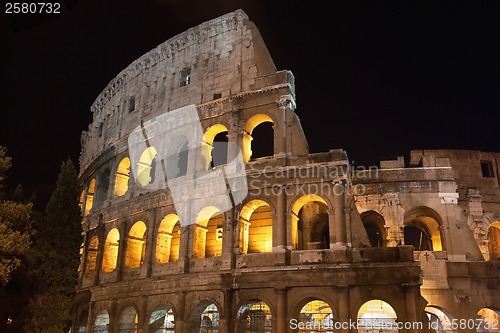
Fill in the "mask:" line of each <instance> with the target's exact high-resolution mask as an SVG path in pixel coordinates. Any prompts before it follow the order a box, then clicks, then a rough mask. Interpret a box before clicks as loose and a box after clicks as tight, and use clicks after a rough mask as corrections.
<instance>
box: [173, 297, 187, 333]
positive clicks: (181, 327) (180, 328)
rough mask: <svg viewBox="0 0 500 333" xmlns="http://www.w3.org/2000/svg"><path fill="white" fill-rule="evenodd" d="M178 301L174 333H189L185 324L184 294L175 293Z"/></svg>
mask: <svg viewBox="0 0 500 333" xmlns="http://www.w3.org/2000/svg"><path fill="white" fill-rule="evenodd" d="M177 296H178V298H179V301H178V302H177V311H176V318H175V332H179V333H189V325H188V324H187V323H186V320H187V318H186V316H185V312H186V309H185V308H186V293H185V292H179V293H177Z"/></svg>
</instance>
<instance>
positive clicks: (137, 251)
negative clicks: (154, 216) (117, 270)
mask: <svg viewBox="0 0 500 333" xmlns="http://www.w3.org/2000/svg"><path fill="white" fill-rule="evenodd" d="M145 254H146V224H145V223H144V222H142V221H137V222H136V223H134V225H133V226H132V228H130V231H129V233H128V237H127V253H126V254H125V268H138V267H140V266H141V265H142V264H143V262H144V256H145Z"/></svg>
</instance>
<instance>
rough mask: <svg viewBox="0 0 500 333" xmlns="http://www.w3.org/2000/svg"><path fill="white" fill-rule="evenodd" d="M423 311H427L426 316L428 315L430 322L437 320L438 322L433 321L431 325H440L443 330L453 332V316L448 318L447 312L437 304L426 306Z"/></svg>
mask: <svg viewBox="0 0 500 333" xmlns="http://www.w3.org/2000/svg"><path fill="white" fill-rule="evenodd" d="M425 312H426V313H427V317H429V320H430V321H431V322H433V320H437V321H439V324H438V323H435V324H434V326H431V327H439V326H441V328H442V331H443V332H453V327H452V322H453V321H452V320H453V318H450V316H449V315H448V314H447V313H445V312H444V311H443V310H442V309H441V308H439V307H437V306H426V307H425ZM436 324H438V325H436Z"/></svg>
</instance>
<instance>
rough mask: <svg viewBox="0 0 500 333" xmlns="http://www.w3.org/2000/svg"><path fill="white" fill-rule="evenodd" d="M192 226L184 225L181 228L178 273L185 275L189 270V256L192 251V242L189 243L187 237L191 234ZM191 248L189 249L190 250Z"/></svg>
mask: <svg viewBox="0 0 500 333" xmlns="http://www.w3.org/2000/svg"><path fill="white" fill-rule="evenodd" d="M192 228H193V226H191V225H186V226H184V227H181V237H180V244H179V265H180V266H179V267H180V268H179V273H187V272H188V270H189V256H190V255H191V253H192V252H191V251H192V244H193V243H192V242H190V241H189V237H190V235H191V233H192V231H191V229H192ZM190 247H191V249H190Z"/></svg>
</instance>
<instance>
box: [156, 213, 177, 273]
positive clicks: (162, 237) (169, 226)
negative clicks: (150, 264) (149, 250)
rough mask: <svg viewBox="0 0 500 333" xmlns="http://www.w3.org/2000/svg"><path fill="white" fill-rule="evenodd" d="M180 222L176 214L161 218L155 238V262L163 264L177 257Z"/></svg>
mask: <svg viewBox="0 0 500 333" xmlns="http://www.w3.org/2000/svg"><path fill="white" fill-rule="evenodd" d="M178 231H180V222H179V217H178V216H177V215H176V214H169V215H167V216H165V217H164V218H163V220H161V223H160V226H159V228H158V236H157V238H156V262H157V263H160V264H163V263H167V262H171V261H175V260H177V259H178V258H179V245H180V233H179V232H178Z"/></svg>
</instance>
